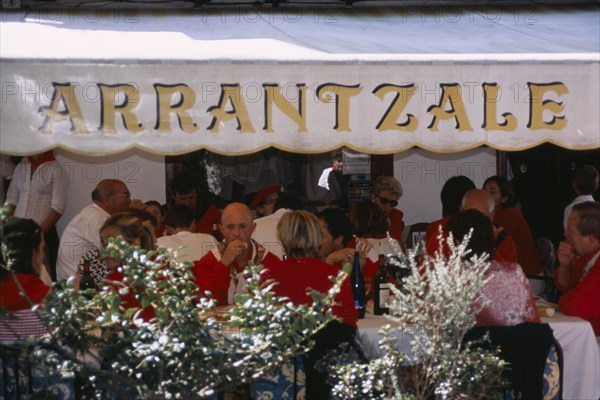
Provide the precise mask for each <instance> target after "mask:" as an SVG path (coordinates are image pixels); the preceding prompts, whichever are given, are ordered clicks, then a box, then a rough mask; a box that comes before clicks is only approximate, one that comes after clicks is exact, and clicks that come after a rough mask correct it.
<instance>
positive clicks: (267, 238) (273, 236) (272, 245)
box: [252, 208, 292, 260]
mask: <svg viewBox="0 0 600 400" xmlns="http://www.w3.org/2000/svg"><path fill="white" fill-rule="evenodd" d="M289 211H292V210H290V209H289V208H280V209H279V210H277V211H275V212H274V213H273V214H271V215H267V216H266V217H261V218H257V219H255V220H254V223H256V228H255V229H254V232H252V239H254V240H256V242H257V243H259V244H262V245H263V247H264V248H265V249H266V250H268V251H270V252H271V253H273V254H275V255H276V256H277V257H279V259H280V260H281V259H283V254H284V251H283V245H282V244H281V242H280V241H279V240H277V224H278V223H279V220H280V219H281V216H282V215H283V214H285V213H286V212H289Z"/></svg>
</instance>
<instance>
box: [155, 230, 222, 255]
mask: <svg viewBox="0 0 600 400" xmlns="http://www.w3.org/2000/svg"><path fill="white" fill-rule="evenodd" d="M156 242H157V244H158V245H159V246H160V247H166V248H168V249H172V250H174V251H175V252H176V253H177V256H178V257H179V259H180V260H181V261H190V262H194V261H197V260H199V259H201V258H202V257H203V256H204V255H205V254H206V253H208V252H209V251H211V250H212V249H214V248H215V247H217V245H218V244H219V243H218V242H217V239H215V238H214V236H212V235H209V234H206V233H191V232H178V233H176V234H175V235H169V236H162V237H159V238H158V239H157V241H156Z"/></svg>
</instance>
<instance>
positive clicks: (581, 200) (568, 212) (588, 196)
mask: <svg viewBox="0 0 600 400" xmlns="http://www.w3.org/2000/svg"><path fill="white" fill-rule="evenodd" d="M586 201H596V200H594V197H593V196H592V195H591V194H584V195H582V196H577V197H575V199H574V200H573V201H572V202H571V203H570V204H569V205H568V206H566V207H565V215H564V219H563V226H564V227H565V229H567V223H568V222H569V215H571V210H572V209H573V206H574V205H575V204H579V203H585V202H586Z"/></svg>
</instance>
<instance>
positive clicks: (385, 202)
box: [375, 194, 398, 207]
mask: <svg viewBox="0 0 600 400" xmlns="http://www.w3.org/2000/svg"><path fill="white" fill-rule="evenodd" d="M375 196H376V197H377V198H378V199H379V202H381V204H383V205H384V206H385V205H388V204H389V205H390V206H392V207H396V206H397V205H398V200H390V199H388V198H386V197H381V196H380V195H378V194H375Z"/></svg>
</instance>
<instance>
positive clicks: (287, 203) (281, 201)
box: [273, 192, 304, 212]
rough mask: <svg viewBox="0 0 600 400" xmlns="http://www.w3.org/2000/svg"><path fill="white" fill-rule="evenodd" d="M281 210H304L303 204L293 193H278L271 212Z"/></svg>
mask: <svg viewBox="0 0 600 400" xmlns="http://www.w3.org/2000/svg"><path fill="white" fill-rule="evenodd" d="M281 208H287V209H289V210H304V204H302V200H300V198H299V197H298V196H297V195H296V194H295V193H291V192H281V193H279V198H278V199H277V200H276V201H275V205H274V206H273V212H275V211H277V210H279V209H281Z"/></svg>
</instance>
